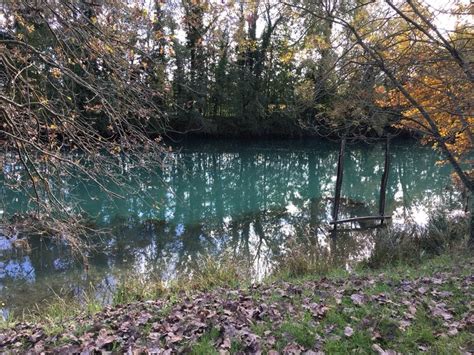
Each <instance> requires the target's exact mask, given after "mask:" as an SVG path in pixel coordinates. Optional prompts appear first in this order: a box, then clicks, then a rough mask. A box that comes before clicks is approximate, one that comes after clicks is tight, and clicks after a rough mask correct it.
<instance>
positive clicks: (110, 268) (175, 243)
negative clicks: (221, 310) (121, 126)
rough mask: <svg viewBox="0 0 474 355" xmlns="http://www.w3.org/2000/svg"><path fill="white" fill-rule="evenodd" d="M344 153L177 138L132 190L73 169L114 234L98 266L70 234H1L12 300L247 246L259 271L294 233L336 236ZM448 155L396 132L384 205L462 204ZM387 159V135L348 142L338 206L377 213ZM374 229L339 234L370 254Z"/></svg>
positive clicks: (6, 194) (83, 197)
mask: <svg viewBox="0 0 474 355" xmlns="http://www.w3.org/2000/svg"><path fill="white" fill-rule="evenodd" d="M337 154H338V145H337V144H333V143H328V142H327V141H318V140H302V141H298V140H295V141H261V142H249V141H212V142H209V141H200V140H195V141H188V142H185V143H183V144H181V145H179V146H176V147H175V152H174V153H173V154H172V155H171V156H170V157H169V158H168V159H167V161H166V166H165V168H164V169H163V170H161V171H157V172H156V173H150V172H147V171H133V174H134V180H133V181H134V184H135V185H134V189H133V193H131V192H130V191H127V192H126V197H125V198H124V199H111V198H110V197H108V196H106V195H105V194H104V193H103V192H102V191H100V189H99V188H98V187H97V186H94V185H92V184H84V183H80V182H78V181H69V182H68V186H67V194H68V195H70V198H73V197H74V198H75V199H79V201H80V205H81V207H82V208H83V210H84V211H85V212H86V213H87V215H88V216H89V217H90V218H91V219H92V220H93V221H94V223H96V224H97V226H100V227H106V228H108V229H110V230H111V235H110V236H108V237H105V238H102V240H101V241H100V242H99V241H97V246H96V248H95V250H94V251H90V252H89V255H88V264H89V268H88V270H85V269H84V265H83V263H82V262H81V261H80V260H77V258H74V257H73V256H72V255H71V253H70V250H69V249H68V248H67V246H66V245H61V244H57V243H50V242H49V241H48V240H46V239H43V240H41V239H39V238H38V237H34V238H33V237H31V238H29V242H30V246H31V250H30V251H24V250H18V249H14V248H12V247H11V243H10V241H8V240H7V239H6V238H4V237H0V300H1V301H2V302H3V303H4V304H5V306H4V312H7V311H8V310H12V309H13V310H21V309H22V308H24V307H30V306H31V305H32V304H33V303H41V302H42V301H43V300H44V299H48V298H51V297H52V296H54V295H55V294H58V295H61V296H63V295H70V296H71V295H72V296H77V297H78V296H80V295H81V294H82V292H83V290H84V289H86V288H93V289H94V290H96V292H97V297H105V296H104V295H106V294H107V290H110V289H113V287H114V285H115V284H116V282H117V279H118V278H120V275H122V274H124V273H125V272H138V273H143V274H148V275H152V276H153V277H154V278H156V279H162V280H171V279H173V278H175V277H176V275H177V274H178V273H179V272H188V271H189V272H191V271H192V269H193V267H195V261H196V260H199V259H202V258H203V257H204V256H206V255H207V256H210V257H215V258H219V256H221V255H223V254H224V253H227V254H231V255H237V256H238V257H239V258H240V259H241V260H243V261H245V262H246V263H247V264H248V265H249V267H250V268H251V270H252V274H253V277H254V278H255V279H259V278H261V277H262V276H263V275H265V273H267V272H268V271H269V270H270V269H271V267H272V265H273V263H274V261H275V260H276V259H277V258H278V257H279V256H280V255H281V254H282V253H285V251H286V250H287V248H288V247H290V246H291V245H295V244H294V243H300V244H302V243H321V244H322V245H323V246H327V243H326V242H325V240H326V241H327V237H328V235H329V232H328V230H329V224H328V222H329V221H331V209H332V201H331V198H332V196H333V194H334V185H335V180H336V177H335V175H336V166H337ZM439 159H440V157H439V156H438V155H437V154H436V153H435V152H434V151H433V150H432V149H431V148H429V147H423V146H419V145H414V142H413V141H403V140H400V141H394V142H392V148H391V167H390V175H389V184H388V191H387V207H386V211H387V213H386V214H390V215H392V216H393V221H392V222H391V223H393V224H394V225H395V226H400V227H402V226H403V225H405V224H407V223H416V224H418V225H423V224H424V223H426V221H427V218H428V215H429V213H430V211H431V210H433V209H435V208H437V207H439V206H440V205H442V206H444V207H447V208H452V209H455V208H459V202H460V201H459V193H458V192H456V191H455V190H454V188H453V187H452V182H451V179H450V174H451V169H450V168H449V166H442V165H439V164H436V162H437V161H438V160H439ZM383 164H384V154H383V145H382V144H370V145H360V144H359V145H349V146H348V148H347V152H346V160H345V172H344V173H345V174H344V181H343V187H342V195H343V197H344V200H343V203H342V206H341V212H340V218H343V217H353V216H366V215H372V214H376V213H377V210H378V198H379V188H380V180H381V174H382V170H383ZM136 181H138V182H136ZM2 196H3V197H2V200H1V203H2V204H3V206H2V207H0V209H1V210H2V211H3V213H4V214H5V215H7V214H11V213H12V212H15V211H21V210H24V209H25V208H27V207H28V203H27V200H26V198H25V197H24V196H21V195H19V194H18V193H14V192H12V191H9V190H7V189H6V187H3V190H2ZM345 227H346V228H355V227H357V228H360V227H367V226H366V225H362V226H361V225H359V224H352V225H346V226H345ZM367 236H368V234H364V232H354V233H352V234H351V235H350V237H349V238H345V239H341V241H339V246H338V248H339V249H340V252H341V254H342V255H344V257H345V258H347V259H348V260H353V259H357V258H360V257H365V256H367V255H368V254H370V249H371V243H370V239H369V238H368V237H367ZM90 237H91V239H92V240H94V236H90ZM325 243H326V244H325ZM105 298H106V297H105Z"/></svg>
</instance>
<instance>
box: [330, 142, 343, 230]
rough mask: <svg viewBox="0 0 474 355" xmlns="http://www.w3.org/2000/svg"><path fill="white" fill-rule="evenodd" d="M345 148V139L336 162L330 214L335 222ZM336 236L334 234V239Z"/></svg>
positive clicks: (335, 225)
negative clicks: (334, 189) (334, 187)
mask: <svg viewBox="0 0 474 355" xmlns="http://www.w3.org/2000/svg"><path fill="white" fill-rule="evenodd" d="M345 147H346V137H343V138H342V140H341V147H340V148H339V158H338V160H337V177H336V193H335V194H334V209H333V212H332V220H333V221H337V215H338V214H339V202H340V200H341V187H342V177H343V175H344V150H345ZM336 228H337V224H334V232H335V231H336ZM335 236H336V234H335V233H334V237H335Z"/></svg>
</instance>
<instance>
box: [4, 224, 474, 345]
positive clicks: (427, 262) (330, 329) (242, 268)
mask: <svg viewBox="0 0 474 355" xmlns="http://www.w3.org/2000/svg"><path fill="white" fill-rule="evenodd" d="M466 231H467V224H464V223H463V222H462V223H460V224H459V225H454V224H452V223H449V221H448V220H447V219H446V218H445V217H444V216H441V215H438V216H435V217H433V218H432V220H431V223H430V227H428V229H426V230H411V231H409V232H407V233H405V234H401V233H400V232H398V231H395V230H393V229H390V228H386V229H382V230H380V231H379V232H378V234H377V236H376V240H375V249H374V252H373V254H372V255H371V257H370V258H369V259H367V260H366V261H365V262H361V263H359V265H358V266H357V267H356V268H355V269H354V270H353V272H352V273H349V272H348V271H346V270H345V269H344V268H341V267H339V266H338V265H337V264H335V263H334V260H332V259H331V258H330V256H329V255H328V254H327V253H326V252H325V251H324V250H320V249H318V248H316V247H315V248H314V249H311V248H309V249H308V247H307V246H305V248H302V247H299V246H298V245H301V243H300V244H298V245H297V244H295V245H293V246H292V248H290V250H289V251H288V253H287V254H286V255H285V256H283V257H282V258H281V259H280V266H279V267H277V269H276V271H275V273H274V274H273V275H271V277H269V278H268V279H267V280H265V281H264V283H267V284H270V283H272V282H274V281H276V280H281V279H283V280H288V281H290V282H291V283H292V284H294V285H303V284H304V283H305V282H307V281H311V280H319V279H320V278H321V276H322V275H324V276H325V277H326V278H327V279H328V280H330V281H334V280H343V281H344V282H345V284H350V280H351V279H352V278H354V277H360V278H362V279H371V278H373V279H374V280H376V281H374V282H373V283H371V284H370V285H369V286H366V287H365V288H364V290H363V292H364V294H365V295H368V296H371V295H374V296H376V295H379V294H386V295H387V297H388V298H389V299H390V300H391V302H393V303H388V304H378V303H377V302H367V303H365V304H362V305H357V306H355V305H354V303H353V302H352V301H351V299H350V294H351V292H356V291H353V290H352V289H351V288H350V287H353V286H347V287H348V288H347V289H346V290H345V291H346V292H345V293H344V296H343V297H342V299H341V301H340V302H337V301H336V299H335V298H334V297H329V298H324V302H326V303H327V306H328V307H329V310H328V311H327V313H326V314H325V316H324V317H323V318H322V319H319V320H317V321H315V320H314V319H313V317H312V315H311V314H309V313H308V312H307V311H305V310H303V309H302V308H301V299H302V298H303V297H305V298H310V299H311V301H312V302H320V301H321V300H322V298H321V295H319V294H317V293H314V292H313V291H311V290H303V291H302V293H301V294H299V295H294V296H293V297H291V298H290V299H288V298H286V299H285V298H282V297H281V295H279V294H278V293H275V294H272V295H270V296H269V297H268V298H267V299H266V300H267V302H274V303H278V302H291V303H292V305H293V306H294V307H295V309H297V312H296V313H297V314H298V316H297V317H293V316H292V317H288V319H286V320H285V321H284V322H283V323H281V324H279V325H278V326H275V324H273V323H272V322H268V321H263V322H259V323H255V324H254V325H253V326H252V331H253V332H254V333H255V334H257V335H259V336H261V337H262V338H263V337H266V336H267V335H268V334H271V335H272V336H274V337H275V345H274V347H275V349H276V350H278V351H282V350H283V349H284V348H285V346H286V345H287V344H288V343H290V342H294V343H297V344H299V345H301V346H303V347H305V348H315V347H317V348H318V349H320V350H322V351H324V352H326V353H329V354H336V353H350V352H356V353H374V351H375V350H374V344H375V343H376V344H378V346H380V347H381V348H383V349H385V350H387V349H395V350H396V351H398V352H401V353H417V352H420V351H421V350H423V349H424V348H429V349H430V350H429V351H430V352H432V353H450V352H454V353H458V352H460V349H467V348H472V347H473V346H474V344H473V343H472V341H471V340H470V339H471V337H470V335H472V334H469V332H468V331H460V332H459V333H458V334H455V335H453V336H445V334H446V327H445V326H444V325H443V322H442V321H441V320H440V319H438V318H434V317H433V316H431V315H430V313H429V310H428V308H427V307H428V305H429V301H430V297H431V296H430V295H429V294H428V295H427V296H426V297H427V298H426V302H425V303H426V304H424V306H423V307H417V309H416V314H415V315H414V317H413V319H412V320H411V323H410V325H409V326H408V327H407V328H406V330H404V331H402V330H400V329H399V324H398V323H397V321H396V318H397V317H399V316H400V312H404V311H406V307H405V306H404V305H403V300H404V299H403V297H405V296H404V295H401V294H398V293H397V290H396V289H395V288H394V287H393V285H394V284H396V283H397V282H399V281H400V280H416V279H419V278H421V277H431V276H432V275H434V274H436V273H439V272H444V271H446V270H453V269H455V270H457V271H456V276H457V277H460V276H468V275H471V274H472V271H473V270H472V257H471V255H469V251H468V252H466V250H465V248H466V235H467V233H466ZM470 265H471V266H470ZM194 270H196V271H194V272H193V273H192V274H189V275H180V277H178V279H177V280H176V281H174V282H172V283H171V284H169V285H166V286H165V285H164V284H163V283H162V282H161V280H153V279H149V278H148V279H147V278H143V277H136V275H126V276H123V278H122V279H121V280H120V282H119V283H118V287H117V288H116V290H115V293H114V295H113V297H112V303H113V304H117V305H120V304H128V303H131V302H140V301H145V300H149V299H157V298H166V299H167V300H168V302H167V303H166V306H165V307H163V308H162V309H161V310H160V313H159V314H157V315H156V317H158V318H159V317H163V316H166V315H167V314H168V313H169V312H170V311H171V309H172V307H173V306H174V305H176V304H179V303H180V302H181V300H182V299H183V298H184V297H186V295H188V294H190V293H192V292H195V291H208V290H212V289H215V288H220V287H226V288H233V289H245V288H247V286H250V281H249V275H248V273H247V270H249V268H248V267H247V265H245V264H243V263H242V262H239V261H237V260H235V259H234V258H232V257H231V256H229V255H226V256H225V257H224V258H222V259H220V260H216V259H213V258H203V259H202V260H200V261H199V262H198V264H197V265H196V267H195V268H194ZM385 280H387V281H385ZM437 289H438V291H449V292H451V293H452V295H451V296H450V297H449V299H448V300H447V301H446V302H448V303H449V307H450V309H451V310H452V311H453V312H454V314H465V313H466V312H468V311H469V310H470V309H469V307H470V306H469V304H467V302H466V294H465V290H463V289H461V288H460V285H459V282H458V281H456V280H448V281H447V282H445V283H443V284H441V285H438V286H437ZM253 297H255V298H256V300H259V297H261V295H259V294H258V291H256V292H255V293H254V294H253ZM102 308H103V305H102V304H100V303H98V302H97V301H96V300H95V299H94V298H93V297H92V296H88V295H85V296H84V297H83V302H82V303H80V304H78V303H77V302H75V301H72V300H65V299H61V298H58V299H54V300H52V301H51V302H50V303H49V304H47V305H45V306H43V307H41V308H38V309H36V310H33V311H31V312H29V313H26V314H22V315H20V316H11V317H9V319H7V320H4V321H3V322H0V328H8V327H10V326H11V325H12V324H13V323H14V322H16V321H19V320H20V321H22V320H26V321H30V322H41V323H42V324H44V325H45V326H46V327H45V330H46V332H47V333H49V334H58V333H61V331H62V330H63V329H65V327H66V326H67V325H68V324H71V323H72V322H74V317H77V316H84V315H94V314H95V313H97V312H98V311H100V310H101V309H102ZM348 326H349V327H351V328H352V330H353V333H352V335H350V336H347V335H346V334H345V328H346V327H348ZM85 331H87V329H77V333H78V334H80V333H84V332H85ZM142 331H143V332H144V333H146V332H147V331H148V332H149V331H150V329H147V328H146V327H144V328H143V329H142ZM219 335H220V331H219V329H217V328H211V329H209V330H208V331H207V332H206V333H204V335H203V336H201V337H200V338H199V340H198V342H197V343H195V344H192V346H191V352H192V353H193V354H214V353H218V352H217V350H216V342H217V340H218V338H219ZM322 339H323V340H324V341H323V340H322ZM266 350H269V349H266ZM230 352H231V353H238V352H244V347H243V345H242V344H240V343H239V342H238V341H232V343H231V348H230Z"/></svg>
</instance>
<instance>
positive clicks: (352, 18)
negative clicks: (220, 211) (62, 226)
mask: <svg viewBox="0 0 474 355" xmlns="http://www.w3.org/2000/svg"><path fill="white" fill-rule="evenodd" d="M472 10H473V8H472V4H468V3H466V2H462V1H453V2H452V3H449V4H447V5H446V4H444V5H443V6H441V5H440V6H439V7H437V6H434V5H433V4H430V2H429V1H425V2H423V1H416V0H406V1H394V0H385V1H361V0H318V1H307V0H289V1H283V0H250V1H239V0H232V1H227V0H222V1H211V0H173V1H165V0H155V1H123V0H65V1H58V0H28V1H27V0H24V1H23V0H21V1H3V2H2V6H1V10H0V24H1V25H2V28H1V32H0V101H1V103H2V104H1V106H0V119H1V123H2V124H1V128H0V129H1V131H0V144H1V146H2V150H4V151H5V152H6V153H7V154H6V155H5V156H6V158H5V159H7V160H8V159H14V160H15V161H17V162H19V163H20V165H22V166H23V169H24V170H25V171H26V176H25V175H23V176H22V178H18V179H16V178H15V177H12V176H8V175H9V174H8V172H7V174H5V175H6V181H7V182H9V184H10V186H12V187H14V188H24V189H25V191H26V192H27V193H28V194H30V195H31V198H32V200H34V201H36V206H37V207H36V210H37V213H38V214H41V213H43V212H44V211H47V214H48V213H49V212H51V211H58V210H59V211H62V212H61V213H65V212H64V211H70V208H69V207H68V206H65V205H63V203H64V201H63V200H62V199H61V192H60V180H61V178H60V176H64V175H73V176H76V175H81V176H84V177H85V178H88V179H90V180H92V181H94V182H96V183H97V185H98V186H101V187H102V188H103V189H105V190H108V189H109V186H110V184H118V185H120V184H123V183H124V181H123V176H122V174H118V173H117V169H115V168H114V167H113V166H111V163H110V155H112V156H114V157H115V158H114V162H116V165H117V166H118V167H123V164H124V162H125V161H126V162H127V167H128V169H131V168H133V167H134V166H141V167H149V168H150V169H151V166H152V164H151V163H156V162H157V161H158V162H159V161H162V159H163V157H164V156H165V155H166V154H167V153H166V152H167V148H166V147H165V144H163V143H162V142H163V137H165V136H171V137H175V136H176V135H184V134H202V135H207V136H231V135H232V136H239V137H240V136H245V137H248V136H286V137H297V136H302V135H315V136H317V135H320V136H330V137H340V136H348V137H351V138H355V139H363V140H365V139H368V138H370V137H382V136H385V135H386V134H388V133H390V134H396V133H397V132H400V131H403V132H413V133H416V137H418V138H419V139H422V140H423V141H424V142H428V143H430V144H433V146H434V147H435V148H437V149H440V150H441V151H442V152H443V154H444V156H445V157H446V162H447V163H448V164H450V165H451V166H452V167H453V168H454V170H455V172H456V177H455V178H456V179H457V180H458V181H459V183H460V185H462V186H464V188H466V190H468V191H471V192H472V189H473V183H472V181H473V178H472V169H471V166H472V139H473V138H472V127H473V123H474V115H473V107H472V105H473V102H474V90H473V82H474V68H473V65H472V62H473V56H474V32H473V26H472V25H473V23H472V17H470V16H471V15H472ZM441 18H448V19H449V21H448V22H446V21H445V22H442V21H441V20H440V19H441ZM58 177H59V178H58ZM9 179H10V180H9ZM111 193H112V192H111ZM69 217H71V216H69ZM68 220H69V221H70V218H69V219H68ZM68 225H70V222H69V223H68Z"/></svg>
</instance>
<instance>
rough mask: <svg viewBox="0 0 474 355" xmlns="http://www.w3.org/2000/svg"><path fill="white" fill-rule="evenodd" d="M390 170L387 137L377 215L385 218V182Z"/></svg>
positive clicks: (382, 220)
mask: <svg viewBox="0 0 474 355" xmlns="http://www.w3.org/2000/svg"><path fill="white" fill-rule="evenodd" d="M389 170H390V136H388V135H387V140H386V142H385V164H384V169H383V174H382V181H381V183H380V200H379V215H380V216H385V196H386V194H387V182H388V173H389ZM383 222H384V219H383V218H382V219H381V220H380V225H382V224H383Z"/></svg>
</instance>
